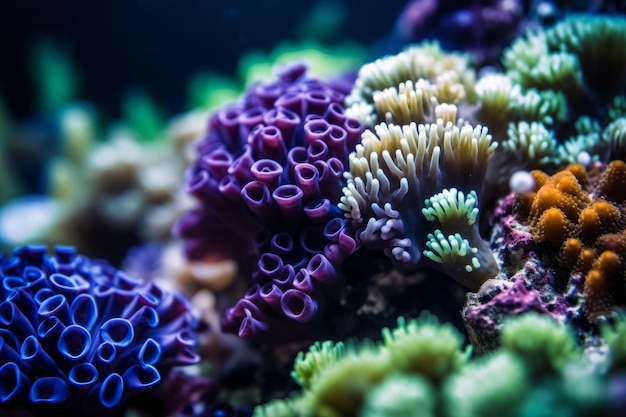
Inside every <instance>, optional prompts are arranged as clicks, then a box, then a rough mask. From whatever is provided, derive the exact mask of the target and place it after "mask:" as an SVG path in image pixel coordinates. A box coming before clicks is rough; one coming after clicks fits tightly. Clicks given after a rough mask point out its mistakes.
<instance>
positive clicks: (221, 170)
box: [175, 64, 362, 340]
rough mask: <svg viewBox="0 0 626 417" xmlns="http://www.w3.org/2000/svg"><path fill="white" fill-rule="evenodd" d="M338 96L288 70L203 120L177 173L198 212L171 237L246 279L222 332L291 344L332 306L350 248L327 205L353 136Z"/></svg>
mask: <svg viewBox="0 0 626 417" xmlns="http://www.w3.org/2000/svg"><path fill="white" fill-rule="evenodd" d="M348 88H349V87H348ZM346 93H347V88H343V87H341V84H340V83H333V82H325V81H321V80H318V79H315V78H312V77H310V76H308V75H307V74H306V67H304V66H303V65H300V64H295V65H293V64H292V65H290V66H288V67H286V68H285V69H284V70H283V71H282V73H280V74H279V76H278V80H277V81H274V82H270V83H259V84H256V85H253V86H251V87H250V89H249V90H248V91H247V92H246V94H244V96H243V97H242V98H241V100H239V101H238V102H235V103H232V104H229V105H227V106H225V107H224V108H222V109H219V110H218V111H217V112H216V113H215V114H214V115H212V116H211V118H210V119H209V122H208V129H207V134H206V136H205V137H204V138H203V139H201V140H200V141H199V142H198V145H197V150H198V154H199V156H198V160H197V162H196V163H195V165H193V166H192V167H191V169H190V170H189V171H188V173H187V175H188V191H189V192H190V193H191V194H192V195H193V196H195V197H196V198H197V200H198V201H199V204H198V207H197V208H195V209H193V210H191V211H190V212H188V213H187V214H186V215H185V216H183V218H182V219H181V220H180V221H179V222H178V224H177V226H176V228H175V232H176V234H177V235H179V236H182V237H183V238H184V241H185V245H186V252H187V255H188V256H189V257H191V258H195V259H202V258H203V257H206V256H209V255H211V256H215V255H222V256H223V257H225V258H234V259H237V260H239V261H240V264H241V265H242V269H243V270H244V271H250V276H251V278H252V281H253V283H252V287H251V289H250V290H249V291H248V292H247V294H246V295H245V296H244V298H242V299H241V300H240V301H239V302H237V304H236V305H235V306H233V307H232V308H231V309H230V310H228V311H227V312H226V314H225V316H224V320H223V328H224V329H225V330H226V331H229V332H234V333H237V334H239V335H240V336H242V337H247V338H252V339H264V340H269V339H270V336H269V335H270V334H272V336H271V339H272V340H277V338H278V339H280V337H281V334H282V335H283V336H285V335H287V336H288V338H293V337H294V333H293V332H292V331H291V330H294V329H296V330H298V331H300V330H301V329H302V328H303V326H301V324H304V323H309V322H311V321H313V320H315V319H316V318H317V317H319V311H320V310H321V309H322V307H323V305H322V300H326V299H332V296H331V295H332V293H333V290H334V289H335V288H336V287H337V285H338V284H339V283H340V280H339V277H338V275H339V274H338V272H337V271H336V267H337V265H340V263H341V262H342V260H343V259H345V257H346V256H347V255H349V254H351V253H352V252H353V251H354V250H355V249H356V248H357V246H358V242H357V241H356V239H355V238H354V236H351V235H350V234H349V233H348V232H347V230H348V229H347V227H346V221H345V220H344V219H342V217H343V216H342V213H341V210H339V208H338V207H337V204H338V202H339V199H340V197H341V190H342V187H343V186H344V185H345V180H344V177H343V174H344V170H345V168H346V167H347V165H348V155H349V152H350V151H351V150H352V149H353V148H354V147H355V145H356V143H357V142H358V141H359V140H360V134H361V131H362V126H361V123H360V122H358V121H357V120H355V119H351V118H349V117H347V116H346V115H345V114H344V107H343V105H342V103H343V100H344V97H345V94H346ZM287 329H291V330H287Z"/></svg>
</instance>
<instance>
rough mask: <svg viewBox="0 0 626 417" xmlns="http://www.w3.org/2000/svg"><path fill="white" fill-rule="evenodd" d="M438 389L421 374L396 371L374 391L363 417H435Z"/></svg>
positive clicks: (366, 402)
mask: <svg viewBox="0 0 626 417" xmlns="http://www.w3.org/2000/svg"><path fill="white" fill-rule="evenodd" d="M435 398H436V396H435V389H434V387H433V385H432V384H431V383H430V382H429V381H428V380H427V379H425V378H423V377H421V376H419V375H412V374H404V373H395V374H392V375H390V376H388V377H387V378H385V380H384V381H383V382H382V383H381V384H380V385H378V386H377V387H375V388H374V389H372V390H371V392H370V393H369V395H368V396H367V399H366V401H365V404H364V405H363V408H362V409H361V411H360V413H359V416H360V417H435V416H436V415H437V414H436V408H435V407H436V402H435Z"/></svg>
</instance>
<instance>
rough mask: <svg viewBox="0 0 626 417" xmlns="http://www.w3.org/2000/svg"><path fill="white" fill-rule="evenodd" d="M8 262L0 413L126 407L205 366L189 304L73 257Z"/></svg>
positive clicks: (0, 314) (2, 274)
mask: <svg viewBox="0 0 626 417" xmlns="http://www.w3.org/2000/svg"><path fill="white" fill-rule="evenodd" d="M46 250H47V248H46V247H45V246H36V245H30V246H23V247H20V248H18V249H15V250H14V251H13V256H12V257H5V256H3V255H0V279H1V281H2V285H1V287H0V294H1V297H2V302H0V359H1V360H0V363H2V365H1V366H0V403H1V404H2V407H1V408H14V407H25V408H28V409H40V408H41V410H42V412H43V411H45V410H47V411H46V412H52V411H51V410H54V408H49V407H58V408H63V409H64V410H66V411H67V410H70V411H76V410H83V411H85V410H89V409H101V408H105V409H112V408H116V409H117V408H120V407H122V406H123V405H124V404H125V403H126V401H127V400H128V399H129V398H130V397H132V396H134V395H135V394H137V393H138V392H140V391H143V390H146V389H148V388H151V387H153V386H156V385H157V384H158V383H159V382H160V381H161V380H162V379H163V378H164V376H165V375H167V374H168V373H169V372H170V370H172V368H173V367H175V366H178V365H186V364H192V363H195V362H197V361H198V359H199V358H198V356H197V355H196V353H195V352H194V345H195V338H194V335H193V325H194V319H193V317H192V315H191V313H190V311H189V307H188V305H187V303H186V302H185V301H184V300H183V299H182V298H181V297H180V296H178V295H177V294H174V293H168V292H165V291H163V290H162V289H161V288H159V287H158V286H156V285H155V284H153V283H144V282H142V281H137V280H135V279H133V278H131V277H129V276H128V275H126V274H125V273H124V272H122V271H119V270H117V269H115V268H113V267H112V266H111V265H110V264H108V263H107V262H105V261H95V260H90V259H89V258H87V257H85V256H82V255H79V254H77V253H76V251H75V250H74V248H72V247H67V246H56V247H55V248H54V254H47V253H46Z"/></svg>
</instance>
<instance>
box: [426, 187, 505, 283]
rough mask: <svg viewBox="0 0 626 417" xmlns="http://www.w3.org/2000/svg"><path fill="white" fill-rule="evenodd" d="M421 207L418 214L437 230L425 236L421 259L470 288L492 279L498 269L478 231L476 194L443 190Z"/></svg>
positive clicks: (452, 189)
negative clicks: (443, 270) (424, 246)
mask: <svg viewBox="0 0 626 417" xmlns="http://www.w3.org/2000/svg"><path fill="white" fill-rule="evenodd" d="M424 205H425V207H424V208H423V209H422V214H423V215H424V217H426V219H427V220H428V222H429V223H430V224H434V225H437V227H438V228H437V229H435V231H434V232H433V233H429V234H428V241H427V242H426V246H427V248H428V249H426V250H424V256H426V257H427V258H428V259H430V260H432V261H434V262H437V263H439V264H442V266H443V267H444V269H445V271H446V272H447V273H448V274H449V275H450V276H451V277H453V278H454V279H456V280H457V281H459V282H460V283H462V284H463V285H465V286H467V287H469V288H472V289H478V288H479V287H480V285H481V284H482V283H483V282H485V281H486V280H488V279H489V278H493V277H494V276H495V275H496V274H497V272H498V267H497V264H496V260H495V258H494V255H493V253H492V252H491V250H490V249H489V247H488V246H487V244H486V243H485V242H484V241H483V239H482V238H481V237H480V233H479V231H478V224H477V223H476V219H477V218H478V213H479V210H478V207H477V205H478V196H477V195H476V191H473V190H472V191H470V192H469V193H468V194H467V195H465V194H464V193H463V192H462V191H459V190H457V189H456V188H451V189H449V190H448V189H445V190H443V191H442V192H441V193H437V194H435V195H434V196H432V197H430V198H428V199H426V201H425V202H424Z"/></svg>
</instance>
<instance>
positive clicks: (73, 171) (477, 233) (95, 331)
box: [0, 0, 626, 417]
mask: <svg viewBox="0 0 626 417" xmlns="http://www.w3.org/2000/svg"><path fill="white" fill-rule="evenodd" d="M456 3H457V2H451V3H450V5H444V4H443V2H438V1H426V0H422V1H413V2H410V3H409V4H408V5H407V7H406V9H405V11H404V13H403V15H402V16H401V18H400V20H399V23H398V27H397V28H396V31H397V32H398V33H396V35H398V34H399V33H400V34H402V36H404V37H405V39H408V38H412V37H417V38H420V39H422V38H424V39H427V38H429V37H428V36H426V35H429V34H439V33H440V32H441V31H442V28H443V27H445V28H446V29H447V33H446V34H445V35H440V36H433V37H432V40H424V41H422V42H421V43H418V44H411V45H403V49H402V50H400V52H397V53H395V54H392V55H385V56H376V57H372V60H371V62H369V63H365V64H364V65H362V66H361V67H360V68H356V67H357V66H358V65H360V64H361V62H362V60H363V59H362V58H363V57H364V54H365V52H364V51H365V49H361V48H354V49H353V50H349V51H344V52H342V53H340V55H339V56H338V55H337V54H335V53H334V52H333V51H334V50H333V49H332V48H330V47H329V48H328V49H327V48H326V47H324V48H322V47H321V46H320V45H318V44H315V43H311V44H307V43H302V44H300V46H299V47H297V48H296V47H294V46H293V45H291V44H287V43H283V44H280V45H278V46H277V48H275V49H274V51H273V52H271V53H269V55H267V54H256V53H251V54H249V55H247V57H245V58H243V59H241V65H242V67H241V69H240V71H241V74H240V76H239V79H236V78H234V77H233V78H228V79H227V80H229V82H226V81H224V80H225V79H222V78H218V77H216V76H215V75H214V74H210V75H207V76H206V77H204V76H201V77H199V78H197V79H196V80H195V81H194V82H193V83H192V86H191V89H192V94H191V95H192V96H193V97H192V98H193V104H192V107H195V108H201V110H199V111H193V109H192V110H190V111H189V112H185V113H183V114H181V115H180V116H179V117H176V118H172V119H169V122H168V123H167V124H166V123H165V120H166V118H165V116H164V114H163V113H162V110H161V108H160V107H159V106H158V105H156V104H155V103H154V102H153V101H152V100H151V99H150V97H149V96H148V95H147V94H146V93H143V92H141V90H137V91H135V92H133V93H130V94H129V95H127V96H126V98H125V100H123V102H122V112H123V113H124V115H123V120H122V121H121V122H120V123H117V124H115V125H113V126H111V128H110V129H108V130H105V129H102V128H101V127H99V126H98V123H97V121H98V117H97V113H96V111H95V109H94V108H92V107H90V106H89V105H82V104H81V105H79V104H76V103H75V104H73V105H71V106H59V105H58V103H59V101H60V99H59V98H58V97H62V96H69V95H71V94H70V92H71V91H72V90H73V87H72V85H70V84H68V85H63V84H62V83H61V84H59V86H58V87H59V89H60V90H59V92H58V94H57V95H56V96H55V92H54V91H52V90H50V91H48V92H47V93H46V94H48V95H49V97H48V98H47V99H46V100H47V101H46V102H47V103H48V104H45V105H42V106H43V107H46V108H49V110H50V111H51V113H49V114H47V115H46V116H45V120H43V121H41V120H37V123H36V124H37V125H38V128H40V127H41V126H45V127H46V128H45V129H44V128H42V131H43V132H44V133H45V134H44V135H43V136H42V137H43V139H41V141H39V139H38V136H37V135H38V134H39V133H37V134H34V135H33V137H32V138H29V136H28V135H27V134H26V133H24V132H21V127H19V128H17V130H14V126H13V125H12V123H9V122H7V121H6V120H5V119H6V117H5V116H3V113H2V108H0V135H3V137H2V138H0V139H1V140H2V142H0V148H1V149H0V151H2V154H0V157H1V158H2V161H3V162H4V163H6V167H5V166H4V165H5V164H4V163H3V164H2V166H0V169H1V170H2V172H1V173H0V176H2V177H3V178H0V179H1V180H2V181H4V182H3V183H2V187H4V183H5V182H6V181H9V185H11V183H12V182H13V179H12V177H13V176H14V175H15V174H20V175H18V177H19V176H21V174H22V173H21V171H20V172H18V171H17V170H15V169H14V168H13V167H11V166H10V163H12V160H13V156H15V155H18V154H19V152H21V151H23V152H24V155H28V154H30V155H32V158H31V161H30V162H32V164H33V165H42V161H45V164H43V165H45V170H47V171H46V172H47V174H48V176H49V177H48V179H47V182H46V183H47V185H48V186H49V187H50V188H49V189H48V190H46V192H45V193H43V194H42V191H41V189H37V193H36V194H35V193H30V192H29V195H27V196H22V198H20V199H15V200H11V201H10V203H9V204H6V206H3V208H2V211H0V244H1V245H3V247H17V249H15V250H14V252H13V255H12V256H0V283H1V285H0V294H1V295H2V300H0V301H1V302H0V416H4V415H7V416H9V415H22V414H23V415H25V416H27V417H35V416H39V415H48V414H54V413H63V414H66V415H69V416H72V417H73V416H79V415H93V416H97V417H108V416H111V417H132V416H141V417H144V416H145V417H174V416H176V417H209V416H211V417H215V416H240V417H244V416H250V415H251V414H254V415H255V416H257V417H263V416H267V417H269V416H303V417H314V416H315V417H335V416H337V417H338V416H344V417H345V416H366V417H370V416H372V417H373V416H382V417H384V416H390V417H391V416H399V415H402V416H404V415H407V416H417V415H419V416H431V417H489V416H491V415H499V416H500V415H505V416H511V417H520V416H543V415H559V416H561V415H563V416H572V417H579V416H580V417H586V416H592V415H602V416H607V417H617V416H621V415H624V414H625V413H626V403H625V401H624V399H623V398H624V393H625V392H626V388H625V387H626V379H625V378H624V372H625V369H624V367H625V366H626V349H625V348H624V341H625V340H626V314H625V313H624V312H625V311H626V218H625V216H626V194H625V192H624V189H625V188H624V187H625V186H626V162H625V161H624V160H625V158H626V139H625V138H626V93H625V91H624V90H625V89H626V78H624V71H623V68H624V65H623V64H624V56H625V55H624V53H623V51H624V50H626V48H624V47H625V46H626V19H624V17H623V16H614V17H609V16H605V15H594V16H588V15H567V16H564V15H563V13H564V12H565V11H566V10H569V9H570V8H574V9H578V8H583V9H584V8H585V7H592V6H591V5H590V4H589V3H588V2H580V4H578V5H565V4H561V3H563V2H530V3H528V2H520V1H484V2H470V3H469V5H465V4H464V5H457V4H456ZM600 3H601V4H599V5H598V6H597V7H599V8H601V9H602V10H608V9H611V8H612V7H618V6H617V5H615V6H612V5H611V4H612V3H611V2H600ZM318 6H319V7H321V6H324V5H318ZM344 17H345V16H339V17H338V18H342V19H343V18H344ZM318 18H319V17H318ZM312 21H313V20H312ZM326 23H328V25H329V27H331V26H334V28H335V29H338V27H337V22H335V23H333V22H331V21H329V22H326ZM323 29H324V28H321V27H320V34H319V35H320V37H325V36H326V35H328V36H330V35H329V34H324V33H321V31H323ZM331 29H332V28H331ZM396 40H397V39H396ZM476 41H480V42H481V45H479V46H476V45H474V43H475V42H476ZM303 45H304V46H307V45H308V46H307V48H308V49H307V50H305V51H304V53H305V55H307V56H308V57H309V58H310V61H309V63H306V62H303V61H301V60H295V61H293V60H292V58H293V57H294V55H293V54H294V53H296V52H297V53H298V54H299V55H298V57H299V56H300V54H302V53H303V50H302V46H303ZM452 46H456V48H454V49H453V48H452ZM344 58H345V59H344ZM329 62H331V63H332V65H331V64H329ZM270 63H272V64H275V63H278V65H276V66H273V65H270ZM319 63H322V65H321V68H318V67H317V64H319ZM50 65H51V73H52V72H54V65H55V64H54V63H53V62H52V63H51V64H50ZM270 67H271V70H270ZM57 70H58V71H61V72H63V71H66V70H63V68H62V67H59V68H57ZM343 71H346V72H345V73H343ZM66 72H67V71H66ZM338 72H340V73H339V74H338ZM244 74H245V75H244ZM259 74H261V75H259ZM270 74H271V75H270ZM331 74H332V76H333V77H330V75H331ZM40 75H41V77H43V78H42V80H43V81H45V79H44V78H45V77H46V74H43V73H42V74H40ZM52 75H53V74H52ZM322 77H324V78H322ZM66 81H67V80H66ZM48 84H49V83H48ZM48 84H46V85H45V86H42V89H50V88H53V87H54V86H53V85H48ZM216 85H218V87H216ZM57 96H58V97H57ZM55 97H57V98H55ZM44 98H45V97H44ZM226 98H228V100H230V101H228V100H227V99H226ZM0 104H1V103H0ZM48 118H50V120H52V121H53V122H54V123H53V124H54V129H52V130H49V126H48V125H47V123H49V120H48ZM25 131H26V130H25ZM5 132H8V133H9V134H10V135H13V134H14V132H18V136H20V137H23V138H27V140H26V141H24V143H23V144H21V142H20V141H19V140H14V139H11V138H9V141H5V140H4V134H5ZM51 132H53V133H51ZM104 132H106V133H104ZM48 135H50V137H51V138H54V140H52V141H50V140H48V139H50V138H48ZM31 139H32V140H31ZM54 141H58V143H56V144H55V145H54V146H56V145H58V149H57V148H54V149H52V148H51V147H52V142H54ZM37 144H44V145H45V146H43V145H42V146H41V147H40V148H38V147H37ZM48 151H50V152H49V153H50V155H47V156H45V155H44V154H45V153H48ZM6 152H8V154H5V153H6ZM23 159H24V158H15V160H16V161H18V160H23ZM23 168H24V169H23V170H24V173H23V174H24V175H26V174H29V175H32V178H28V180H29V181H24V184H29V185H31V186H32V183H34V182H35V180H38V179H40V177H41V176H42V168H41V167H39V166H37V167H36V168H37V169H34V168H33V167H31V166H25V167H23ZM31 171H32V173H31ZM5 175H6V178H4V176H5ZM19 185H20V187H21V186H22V185H23V184H19ZM20 187H17V186H16V187H12V188H11V189H8V188H6V189H5V188H3V189H2V190H0V191H2V195H1V196H0V198H2V199H3V201H2V202H3V203H4V199H8V198H12V197H13V196H15V195H17V194H19V192H20V190H19V188H20ZM30 190H35V187H30ZM24 219H27V220H28V221H25V220H24ZM33 241H38V242H41V243H42V244H41V245H34V244H32V245H23V244H25V243H27V242H33ZM59 243H64V244H65V245H64V246H60V245H57V244H59ZM45 245H54V249H53V250H52V251H51V252H48V249H47V246H45ZM73 246H76V249H74V248H73ZM1 250H2V248H0V251H1ZM100 258H102V259H106V261H105V260H100ZM380 329H382V331H380ZM315 340H318V342H315V343H313V344H311V343H312V342H313V341H315ZM358 340H361V341H358ZM307 346H308V348H307ZM180 365H193V366H189V367H184V368H180V369H179V366H180ZM259 404H263V405H259ZM253 409H254V411H253Z"/></svg>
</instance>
